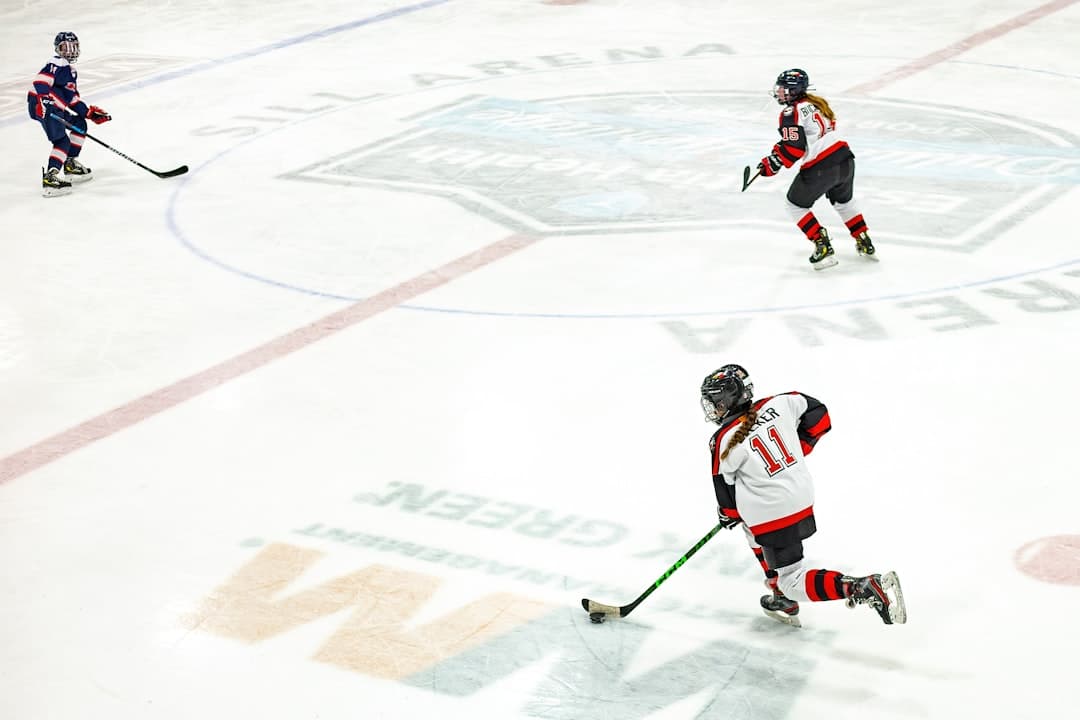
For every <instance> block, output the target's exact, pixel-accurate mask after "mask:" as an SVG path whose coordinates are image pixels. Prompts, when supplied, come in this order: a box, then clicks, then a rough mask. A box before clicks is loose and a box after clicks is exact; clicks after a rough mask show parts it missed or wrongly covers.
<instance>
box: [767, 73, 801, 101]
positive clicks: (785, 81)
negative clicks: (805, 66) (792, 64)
mask: <svg viewBox="0 0 1080 720" xmlns="http://www.w3.org/2000/svg"><path fill="white" fill-rule="evenodd" d="M809 88H810V76H809V75H807V74H806V71H805V70H800V69H799V68H792V69H791V70H785V71H784V72H782V73H780V74H779V75H777V76H776V84H775V85H773V91H772V96H773V97H774V98H776V102H778V103H780V104H781V105H790V104H791V103H793V102H795V101H796V100H798V99H800V98H802V97H804V96H805V95H806V91H807V90H808V89H809Z"/></svg>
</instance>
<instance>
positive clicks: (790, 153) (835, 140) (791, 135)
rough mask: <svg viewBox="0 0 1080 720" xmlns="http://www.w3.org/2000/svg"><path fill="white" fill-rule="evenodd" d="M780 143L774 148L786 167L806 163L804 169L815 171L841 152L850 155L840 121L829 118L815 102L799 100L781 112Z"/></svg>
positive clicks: (803, 165)
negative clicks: (839, 124)
mask: <svg viewBox="0 0 1080 720" xmlns="http://www.w3.org/2000/svg"><path fill="white" fill-rule="evenodd" d="M779 132H780V142H779V143H777V144H776V146H775V147H774V148H773V152H775V153H776V154H777V156H779V158H780V161H781V162H782V163H783V164H784V166H785V167H791V166H792V165H794V164H795V163H796V162H798V161H799V160H802V167H801V168H800V169H802V170H806V169H807V168H811V167H813V166H814V165H816V164H817V163H819V162H820V161H822V160H824V159H825V158H827V157H829V156H831V155H832V154H833V153H836V152H838V151H841V150H843V151H846V153H850V152H851V150H850V148H849V146H848V143H847V140H846V139H845V138H844V136H843V135H842V134H841V133H840V132H838V131H837V129H836V122H835V121H834V120H829V119H828V118H827V117H825V116H824V115H823V114H822V113H821V111H820V110H819V109H818V107H817V106H816V105H814V103H812V102H810V101H809V100H806V99H803V100H797V101H795V103H793V104H792V105H788V106H787V107H785V108H784V109H783V110H782V111H781V112H780V127H779Z"/></svg>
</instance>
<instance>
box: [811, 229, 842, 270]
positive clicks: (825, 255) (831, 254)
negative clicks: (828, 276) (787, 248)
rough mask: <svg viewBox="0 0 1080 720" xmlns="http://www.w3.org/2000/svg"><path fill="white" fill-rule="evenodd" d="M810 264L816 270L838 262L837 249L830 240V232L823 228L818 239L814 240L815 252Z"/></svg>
mask: <svg viewBox="0 0 1080 720" xmlns="http://www.w3.org/2000/svg"><path fill="white" fill-rule="evenodd" d="M810 264H811V265H813V266H814V269H815V270H824V269H825V268H830V267H832V266H833V265H835V264H836V251H834V250H833V247H832V243H831V242H829V233H828V232H827V231H826V230H825V228H821V232H820V233H819V234H818V238H817V240H815V241H814V254H813V255H811V256H810Z"/></svg>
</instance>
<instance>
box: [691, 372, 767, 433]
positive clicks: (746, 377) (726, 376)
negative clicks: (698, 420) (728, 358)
mask: <svg viewBox="0 0 1080 720" xmlns="http://www.w3.org/2000/svg"><path fill="white" fill-rule="evenodd" d="M753 396H754V383H753V382H751V380H750V374H749V373H747V372H746V369H745V368H744V367H742V366H741V365H725V366H724V367H722V368H720V369H719V370H716V371H715V372H713V373H711V374H710V375H709V376H708V377H706V378H705V380H704V381H703V382H702V383H701V409H702V410H703V411H704V412H705V420H706V421H707V422H711V423H717V424H719V423H720V422H721V421H722V420H723V419H724V417H726V416H727V415H729V414H730V413H732V412H734V411H737V410H739V409H741V408H743V407H746V406H749V404H750V401H751V399H752V398H753Z"/></svg>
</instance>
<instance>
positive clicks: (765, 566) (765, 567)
mask: <svg viewBox="0 0 1080 720" xmlns="http://www.w3.org/2000/svg"><path fill="white" fill-rule="evenodd" d="M753 550H754V557H756V558H757V561H758V562H759V563H760V564H761V570H762V572H764V573H765V577H767V578H773V577H776V571H775V570H770V569H769V563H767V562H765V551H764V550H762V549H761V548H759V547H756V548H753Z"/></svg>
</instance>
